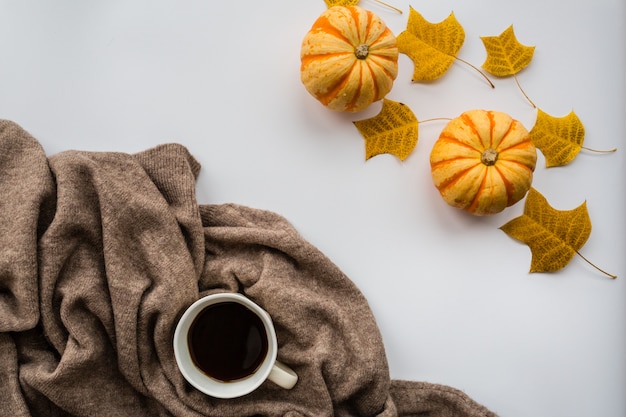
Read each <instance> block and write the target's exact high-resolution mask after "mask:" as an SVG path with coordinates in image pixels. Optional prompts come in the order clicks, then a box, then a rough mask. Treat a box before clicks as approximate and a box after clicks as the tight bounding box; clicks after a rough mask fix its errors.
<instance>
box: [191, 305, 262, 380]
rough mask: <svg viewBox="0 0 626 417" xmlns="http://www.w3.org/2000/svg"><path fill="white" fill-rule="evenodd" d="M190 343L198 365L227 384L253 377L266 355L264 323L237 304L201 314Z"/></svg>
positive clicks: (198, 316) (207, 309)
mask: <svg viewBox="0 0 626 417" xmlns="http://www.w3.org/2000/svg"><path fill="white" fill-rule="evenodd" d="M187 343H188V345H189V350H190V353H191V359H192V360H193V362H194V363H195V365H196V366H197V367H198V368H199V369H200V370H201V371H202V372H204V373H205V374H207V375H208V376H210V377H211V378H214V379H218V380H220V381H226V382H227V381H235V380H237V379H242V378H245V377H247V376H249V375H251V374H253V373H254V372H255V371H256V370H257V369H258V368H259V366H260V365H261V363H263V360H264V359H265V355H266V354H267V334H266V333H265V326H264V325H263V321H261V319H260V318H259V316H257V315H256V314H255V313H254V312H252V311H251V310H249V309H248V308H247V307H246V306H244V305H242V304H239V303H236V302H228V301H226V302H222V303H217V304H213V305H210V306H208V307H206V308H205V309H204V310H202V311H201V312H200V314H198V315H197V316H196V318H195V319H194V321H193V322H192V323H191V327H190V329H189V334H188V336H187Z"/></svg>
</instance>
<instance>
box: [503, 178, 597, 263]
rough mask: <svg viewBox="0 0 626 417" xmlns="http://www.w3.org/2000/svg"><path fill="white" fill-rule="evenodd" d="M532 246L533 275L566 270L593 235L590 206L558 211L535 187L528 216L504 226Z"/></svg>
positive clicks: (528, 201)
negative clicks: (588, 210)
mask: <svg viewBox="0 0 626 417" xmlns="http://www.w3.org/2000/svg"><path fill="white" fill-rule="evenodd" d="M500 229H501V230H502V231H504V232H505V233H506V234H508V235H509V236H511V237H513V238H515V239H517V240H520V241H522V242H523V243H525V244H527V245H528V246H529V247H530V250H531V252H532V260H531V266H530V272H553V271H558V270H560V269H562V268H564V267H565V266H566V265H567V264H568V263H569V261H570V260H571V259H572V258H573V257H574V255H576V254H577V253H578V250H580V248H582V247H583V245H584V244H585V242H586V241H587V238H589V235H590V234H591V220H590V219H589V213H588V212H587V205H586V203H583V204H581V205H580V206H578V207H576V208H575V209H573V210H566V211H561V210H556V209H554V208H553V207H551V206H550V204H548V201H547V200H546V198H545V197H544V196H543V195H541V193H539V192H538V191H537V190H535V189H534V188H531V189H530V191H529V192H528V195H527V197H526V203H525V205H524V214H523V215H521V216H520V217H517V218H515V219H513V220H511V221H509V222H508V223H506V224H505V225H504V226H502V227H500Z"/></svg>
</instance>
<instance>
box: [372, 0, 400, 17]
mask: <svg viewBox="0 0 626 417" xmlns="http://www.w3.org/2000/svg"><path fill="white" fill-rule="evenodd" d="M374 1H375V2H376V3H380V4H382V5H383V6H386V7H389V8H390V9H393V10H395V11H396V12H398V13H400V14H402V10H400V9H398V8H397V7H394V6H392V5H391V4H387V3H385V2H384V1H381V0H374Z"/></svg>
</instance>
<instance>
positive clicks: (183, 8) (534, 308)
mask: <svg viewBox="0 0 626 417" xmlns="http://www.w3.org/2000/svg"><path fill="white" fill-rule="evenodd" d="M389 1H390V2H392V3H393V4H394V5H395V6H397V7H399V8H401V9H402V10H403V11H404V14H398V13H396V12H394V11H392V10H390V9H386V8H384V7H381V6H379V5H377V4H376V3H375V2H374V1H373V0H362V3H361V5H362V6H363V7H366V8H368V9H370V10H373V11H374V12H375V13H377V14H378V15H379V16H380V17H382V18H383V20H385V21H386V23H387V24H388V26H389V27H390V28H391V29H392V30H393V32H394V33H395V34H396V35H398V34H399V33H400V32H401V31H402V30H404V28H405V27H406V19H407V17H408V10H409V2H408V1H405V0H389ZM410 4H411V5H412V6H413V7H414V8H415V9H416V10H418V11H420V12H421V13H422V14H423V15H424V17H425V18H426V19H428V20H430V21H431V22H439V21H441V20H443V19H444V18H446V17H447V16H448V14H449V13H450V12H454V14H455V16H456V17H457V19H458V20H459V22H460V23H461V24H462V25H463V26H464V28H465V31H466V40H465V44H464V46H463V48H462V49H461V51H460V53H459V57H460V58H463V59H465V60H467V61H469V62H471V63H473V64H474V65H476V66H480V65H481V64H482V63H483V62H484V59H485V51H484V47H483V45H482V42H481V40H480V36H492V35H498V34H500V33H501V32H502V31H503V30H504V29H506V28H507V27H508V26H509V25H510V24H513V25H514V28H515V33H516V35H517V38H518V39H519V41H520V42H521V43H523V44H525V45H535V46H536V47H537V48H536V52H535V55H534V59H533V62H532V63H531V64H530V66H529V67H528V68H527V69H525V70H523V71H522V72H521V73H520V74H519V75H518V78H519V81H520V83H521V84H522V86H523V87H524V89H525V90H526V92H527V93H528V95H529V96H530V97H531V98H532V100H533V101H534V102H535V103H536V104H537V105H538V106H539V107H540V108H542V109H543V110H544V111H546V112H548V113H550V114H552V115H554V116H559V117H560V116H564V115H566V114H567V113H569V112H570V111H571V110H572V109H573V110H574V111H575V112H576V113H577V114H578V115H579V117H580V118H581V120H582V121H583V123H584V124H585V127H586V130H587V135H586V140H585V145H586V146H589V147H592V148H596V149H608V148H612V147H618V148H619V150H618V152H617V153H615V154H608V155H598V154H594V153H591V152H587V151H584V150H583V151H582V152H581V153H580V154H579V156H578V157H577V158H576V160H575V161H574V162H573V163H571V164H570V165H568V166H567V167H562V168H551V169H546V168H545V161H544V159H543V156H542V155H541V154H540V155H539V161H538V166H537V169H536V172H535V180H534V183H533V185H534V187H535V188H537V189H538V190H539V191H540V192H541V193H543V194H544V195H545V196H546V197H547V198H548V200H549V201H550V203H551V204H552V205H553V206H554V207H555V208H557V209H561V210H564V209H572V208H574V207H576V206H578V205H579V204H581V203H582V202H583V201H587V205H588V209H589V213H590V217H591V219H592V222H593V231H592V233H591V236H590V238H589V240H588V241H587V244H586V245H585V246H584V247H583V249H582V251H581V252H582V253H583V254H584V255H585V256H586V257H587V258H589V259H590V260H592V261H593V262H595V263H596V264H597V265H599V266H601V267H602V268H604V269H606V270H608V271H610V272H612V273H615V274H617V275H619V278H618V279H617V280H615V281H613V280H610V279H608V278H606V277H605V276H603V275H602V274H600V273H599V272H597V271H596V270H594V269H593V268H592V267H590V266H589V265H587V264H586V263H585V262H584V261H582V260H581V259H579V258H575V259H573V260H572V261H571V263H570V264H569V265H568V266H567V267H566V268H565V269H564V270H563V271H561V272H559V273H554V274H529V273H528V269H529V266H530V250H529V249H528V247H527V246H524V245H523V244H521V243H519V242H517V241H514V240H513V239H511V238H509V237H508V236H506V235H505V234H504V233H503V232H502V231H500V230H498V227H499V226H501V225H502V224H504V223H505V222H506V221H508V220H510V219H512V218H514V217H516V216H518V215H520V214H521V212H522V209H523V204H522V203H520V204H518V205H516V206H514V207H512V208H510V209H507V210H506V211H504V212H503V213H501V214H499V215H496V216H493V217H489V218H475V217H472V216H470V215H466V214H464V213H462V212H460V211H457V210H456V209H453V208H450V207H448V206H447V205H445V203H444V202H443V200H441V198H440V197H439V195H438V194H437V191H436V190H435V189H434V187H433V186H432V183H431V179H430V167H429V164H428V156H429V153H430V148H431V147H432V144H433V143H434V141H435V139H436V138H437V136H438V133H439V131H440V130H441V128H442V127H443V123H444V122H429V123H424V124H420V132H419V142H418V145H417V147H416V149H415V151H414V152H413V154H412V155H411V156H410V157H409V158H408V159H407V160H405V161H404V162H400V161H399V160H398V159H396V158H395V157H393V156H390V155H381V156H377V157H375V158H373V159H371V160H369V161H367V162H366V161H365V160H364V155H365V150H364V141H363V139H362V137H361V136H360V135H359V133H358V132H357V131H356V129H355V128H354V126H353V125H352V123H351V122H352V121H353V120H359V119H362V118H365V117H369V116H372V115H374V114H376V113H377V112H378V110H379V109H380V106H379V104H377V105H373V106H372V107H370V108H369V109H368V110H366V111H365V112H362V113H361V114H338V113H333V112H331V111H329V110H327V109H325V108H324V107H323V106H321V105H320V104H319V103H318V102H317V101H315V100H314V99H313V98H312V97H310V96H309V95H308V93H306V91H305V90H304V88H303V87H302V85H301V83H300V79H299V65H300V62H299V52H300V42H301V39H302V37H303V36H304V34H305V33H306V31H307V30H308V29H309V27H310V25H311V24H312V23H313V21H314V20H315V19H316V18H317V16H318V15H319V14H320V13H321V12H322V11H323V10H324V9H325V7H326V6H325V4H324V2H323V1H322V0H307V1H287V0H263V1H255V2H246V1H221V2H209V1H173V0H171V1H165V0H159V1H147V0H143V1H121V0H114V1H90V2H86V1H82V2H79V1H68V0H61V1H55V2H48V1H39V2H37V1H29V0H19V1H18V0H12V1H9V0H0V51H1V55H0V117H1V118H6V119H12V120H14V121H15V122H17V123H19V124H21V125H22V126H23V127H24V128H25V129H27V130H28V131H29V132H30V133H31V134H33V135H34V136H35V137H36V138H38V139H39V140H40V142H41V143H42V145H43V146H44V148H45V150H46V152H47V153H48V154H54V153H57V152H60V151H63V150H67V149H82V150H106V151H124V152H137V151H141V150H143V149H145V148H148V147H152V146H155V145H158V144H160V143H164V142H173V141H175V142H180V143H182V144H184V145H186V146H187V147H188V148H189V149H190V151H191V152H192V153H193V154H194V155H195V156H196V158H197V159H198V160H199V161H200V162H201V163H202V166H203V170H202V172H201V175H200V179H199V183H198V199H199V201H200V202H201V203H223V202H234V203H238V204H244V205H249V206H252V207H256V208H262V209H269V210H272V211H276V212H278V213H280V214H282V215H284V216H285V217H287V218H288V219H289V220H290V221H291V222H292V223H293V224H294V225H295V227H296V228H297V229H298V230H299V231H300V232H301V233H302V234H303V235H304V237H305V238H307V239H308V240H309V241H311V242H312V243H313V244H315V245H316V246H317V247H319V248H320V249H321V250H322V251H323V252H324V253H325V254H326V255H327V256H328V257H329V258H331V259H332V260H333V261H334V262H335V263H337V264H338V265H339V267H340V268H341V269H342V270H343V271H344V272H345V273H346V274H348V276H350V278H351V279H352V280H353V281H354V282H355V283H356V284H357V285H358V286H359V288H360V289H361V290H362V291H363V293H364V294H365V296H366V297H367V298H368V299H369V301H370V303H371V307H372V309H373V311H374V314H375V315H376V317H377V320H378V323H379V326H380V329H381V332H382V334H383V337H384V340H385V346H386V349H387V353H388V358H389V364H390V369H391V376H392V377H393V378H400V379H410V380H420V381H430V382H437V383H442V384H446V385H451V386H454V387H456V388H459V389H462V390H464V391H465V392H467V393H468V394H469V395H470V396H472V397H473V398H474V399H476V400H477V401H479V402H481V403H483V404H484V405H486V406H487V407H488V408H490V409H492V410H493V411H496V412H497V413H499V414H500V415H501V416H502V417H526V416H533V417H560V416H563V417H590V416H594V417H595V416H602V417H624V416H626V356H625V354H626V326H625V317H626V314H625V313H626V311H625V310H626V298H625V295H626V286H625V282H626V281H625V280H626V263H625V256H624V255H625V249H626V242H625V241H626V233H625V232H626V230H625V229H626V224H625V218H624V213H625V212H626V211H625V204H626V189H625V187H624V174H625V172H624V164H625V158H624V154H625V153H626V143H625V140H624V138H625V134H624V128H625V127H626V126H625V123H624V116H625V114H626V113H625V110H626V108H625V103H624V69H625V65H624V56H625V54H624V35H625V34H624V21H625V19H624V18H625V16H624V2H623V1H622V0H595V1H582V0H572V1H565V0H524V1H521V0H519V1H502V0H474V1H466V0H436V1H435V0H414V1H413V2H412V3H410ZM412 65H413V64H412V63H411V61H410V60H409V59H408V58H407V57H406V56H404V55H401V56H400V71H399V75H398V78H397V80H396V83H395V84H394V88H393V90H392V91H391V93H390V94H389V96H388V98H390V99H392V100H396V101H401V102H404V103H406V104H408V105H409V106H410V107H411V109H412V110H413V112H414V113H415V114H416V116H417V117H418V119H429V118H433V117H448V118H450V117H455V116H457V115H458V114H460V113H461V112H462V111H465V110H469V109H474V108H485V109H494V110H500V111H504V112H507V113H509V114H510V115H511V116H513V117H514V118H516V119H518V120H520V121H521V122H522V123H523V124H524V125H525V126H526V127H527V128H528V129H530V128H532V126H533V124H534V121H535V116H536V112H535V110H534V109H533V108H532V107H531V106H530V105H529V104H528V102H527V101H525V99H524V97H523V96H522V94H521V93H520V92H519V90H518V89H517V87H516V85H515V82H514V80H513V79H512V78H507V79H495V77H492V79H493V81H494V83H495V84H496V88H495V89H493V90H492V89H490V88H489V86H488V85H487V84H486V82H485V81H484V80H483V79H482V78H481V77H480V76H479V75H478V74H477V73H476V72H474V70H471V69H470V68H469V67H467V66H465V65H464V64H462V63H458V62H457V63H455V64H454V65H453V66H452V68H451V69H450V71H449V72H448V73H447V74H446V75H445V76H444V77H443V78H441V79H440V80H439V81H437V82H433V83H430V84H413V83H411V81H410V80H411V74H412V71H413V66H412ZM2 198H6V196H2Z"/></svg>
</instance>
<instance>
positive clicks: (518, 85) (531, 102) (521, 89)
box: [513, 74, 537, 109]
mask: <svg viewBox="0 0 626 417" xmlns="http://www.w3.org/2000/svg"><path fill="white" fill-rule="evenodd" d="M513 78H515V82H516V83H517V87H518V88H519V90H520V91H521V92H522V94H524V97H526V100H528V102H529V103H530V104H531V105H532V106H533V108H535V109H536V108H537V106H536V105H535V103H533V101H532V100H531V99H530V98H529V97H528V95H527V94H526V92H524V89H523V88H522V86H521V85H520V83H519V81H518V79H517V74H513Z"/></svg>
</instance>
